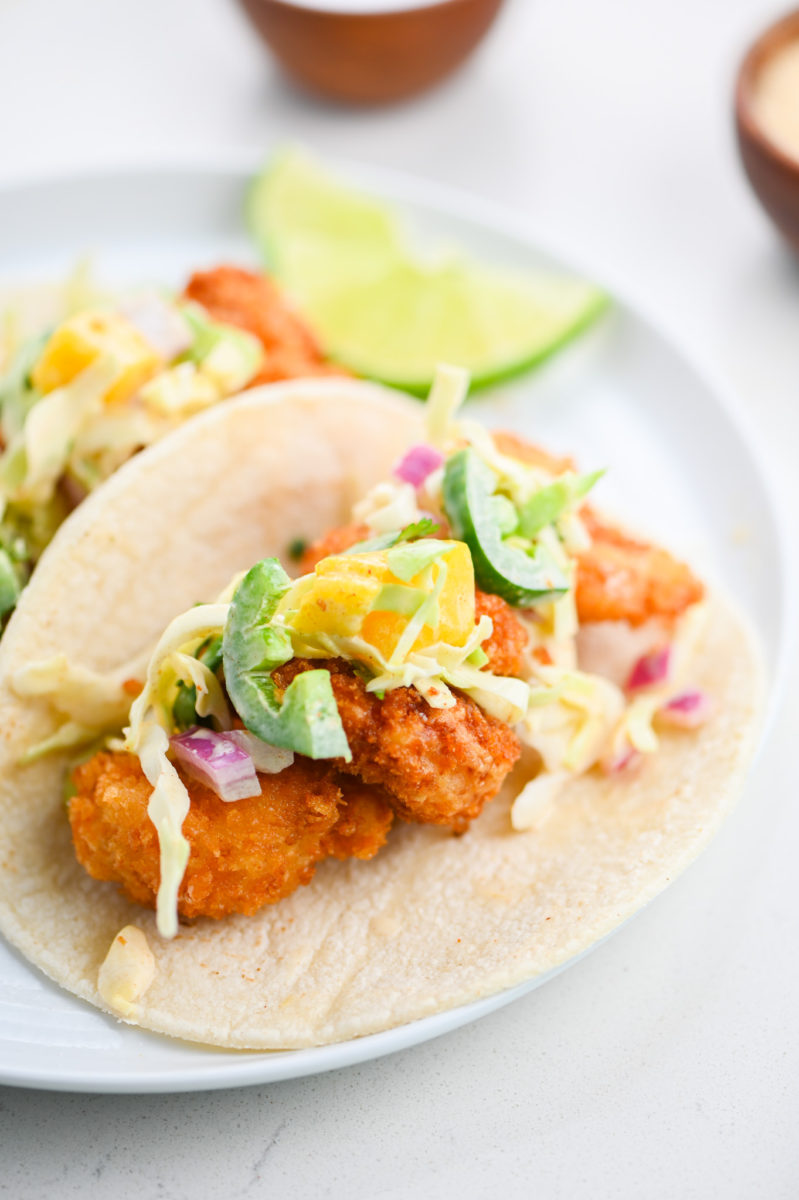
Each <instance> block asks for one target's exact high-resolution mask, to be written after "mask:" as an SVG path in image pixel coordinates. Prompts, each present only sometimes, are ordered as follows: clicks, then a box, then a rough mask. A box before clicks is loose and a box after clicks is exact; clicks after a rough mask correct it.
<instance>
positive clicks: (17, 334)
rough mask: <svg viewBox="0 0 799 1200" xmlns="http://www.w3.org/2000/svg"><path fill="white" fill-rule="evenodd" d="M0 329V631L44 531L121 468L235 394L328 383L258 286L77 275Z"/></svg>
mask: <svg viewBox="0 0 799 1200" xmlns="http://www.w3.org/2000/svg"><path fill="white" fill-rule="evenodd" d="M3 309H4V321H3V323H2V327H0V625H2V623H3V622H4V621H5V620H6V619H7V617H8V615H9V614H10V613H11V611H12V610H13V608H14V606H15V604H16V602H17V599H18V597H19V593H20V591H21V589H22V587H23V586H24V584H25V583H26V582H27V580H28V578H29V576H30V574H31V571H32V570H33V567H34V566H35V564H36V562H37V560H38V558H39V556H40V555H41V553H42V551H43V550H44V548H45V546H46V545H47V543H48V542H49V541H50V539H51V538H52V536H53V534H54V533H55V531H56V529H57V528H58V526H59V525H60V524H61V522H62V521H63V520H64V519H65V518H66V517H67V515H68V514H69V513H70V512H71V511H72V509H74V508H75V507H76V506H77V505H78V504H79V503H80V502H81V501H82V500H83V499H84V497H85V496H86V495H87V494H88V493H89V492H91V491H93V490H94V489H95V488H96V487H98V486H99V485H100V484H101V483H102V482H103V481H104V480H105V479H107V478H108V477H109V475H111V474H112V473H113V472H114V471H115V470H117V468H118V467H120V466H121V465H122V463H124V462H126V461H127V460H128V459H129V458H130V457H131V456H132V455H133V454H135V453H137V452H138V451H139V450H141V449H143V448H144V447H145V446H149V445H152V443H153V442H156V441H158V440H159V439H160V438H162V437H164V436H165V435H166V434H167V433H170V432H171V431H172V430H174V429H176V428H178V426H180V425H182V424H183V423H184V422H185V421H187V420H189V419H190V418H191V417H193V416H195V415H196V414H197V413H199V412H202V411H204V410H205V409H207V408H209V407H211V406H212V405H214V404H217V403H218V402H219V401H220V400H225V399H227V398H228V397H230V396H232V395H236V394H238V393H239V392H240V391H242V389H244V388H247V387H254V386H257V385H258V384H262V383H271V382H274V381H276V380H281V379H294V378H298V377H303V378H305V377H308V376H316V375H329V374H342V371H341V369H340V368H338V367H335V366H334V365H333V364H331V363H328V362H327V361H326V360H325V358H324V356H323V354H322V352H321V350H320V349H319V347H318V345H317V343H316V341H315V339H314V337H313V335H312V333H311V332H310V330H309V329H308V328H307V326H306V325H305V323H304V322H303V321H302V319H301V318H300V317H299V316H298V315H297V313H296V312H295V311H294V309H293V307H292V305H291V303H290V302H289V300H288V299H287V298H286V296H285V295H284V294H283V293H282V292H280V290H279V289H278V287H277V286H276V285H275V284H274V283H273V282H272V281H271V280H270V279H268V278H267V277H266V276H264V275H260V274H255V273H253V272H251V271H245V270H241V269H240V268H237V267H232V266H220V267H216V268H214V269H213V270H209V271H197V272H195V273H194V274H193V275H192V276H191V278H190V279H189V281H188V283H187V285H186V287H185V289H184V291H183V292H182V294H180V295H175V296H171V295H169V294H167V293H166V292H165V291H158V292H154V291H152V290H141V289H139V290H137V291H133V292H129V293H122V294H116V295H110V294H108V295H107V294H104V293H102V292H101V291H100V290H99V289H98V288H97V286H96V285H95V284H93V283H92V282H91V281H90V280H89V279H88V278H87V276H86V273H85V271H82V270H80V269H79V270H78V271H77V272H76V273H75V274H74V275H73V276H72V277H70V278H69V279H67V281H66V282H65V283H64V284H63V285H62V286H60V287H40V288H29V289H28V290H27V292H19V293H16V294H14V295H11V296H9V297H8V298H7V300H6V302H5V303H4V304H3Z"/></svg>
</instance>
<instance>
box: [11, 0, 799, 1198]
mask: <svg viewBox="0 0 799 1200" xmlns="http://www.w3.org/2000/svg"><path fill="white" fill-rule="evenodd" d="M765 7H766V8H767V9H768V8H769V6H768V5H766V6H765ZM763 9H764V4H763V0H690V2H689V0H678V2H677V3H672V4H663V3H660V2H659V0H658V2H656V0H639V3H637V4H631V3H629V0H535V3H533V0H515V2H514V0H511V2H510V3H509V4H508V6H507V9H506V11H505V13H504V15H503V17H502V19H501V20H500V22H499V23H498V25H497V27H496V29H495V31H494V33H493V35H492V37H491V39H490V40H489V42H488V43H487V44H486V45H485V47H484V50H483V52H482V53H481V54H480V56H479V57H478V58H477V59H475V60H474V62H473V63H472V64H471V65H470V66H469V67H468V68H467V69H466V70H464V71H463V72H462V73H461V74H460V75H459V76H458V77H457V78H455V79H453V80H452V81H451V82H450V83H448V84H446V85H445V86H444V87H442V88H441V89H440V90H438V91H437V92H435V93H432V94H431V95H429V96H428V97H425V98H423V99H420V100H418V101H416V102H414V103H411V104H408V105H406V106H403V107H397V108H394V109H387V110H383V111H375V112H348V111H342V110H338V109H332V108H329V109H328V108H324V107H322V106H320V105H318V104H317V103H315V102H313V101H311V100H308V99H306V98H304V97H302V96H301V95H299V94H298V93H296V92H295V91H294V90H293V89H291V88H289V87H287V86H286V85H285V83H284V81H283V80H282V79H281V78H280V76H279V74H278V72H277V71H276V70H275V68H274V67H273V65H272V63H271V62H270V61H269V59H268V58H267V56H266V54H265V53H264V52H263V51H262V49H261V47H260V45H259V44H258V43H257V42H256V40H255V39H254V38H253V37H252V35H251V33H250V31H249V28H248V26H247V25H246V24H245V21H244V19H243V17H242V15H241V13H240V11H239V9H238V8H237V7H236V5H235V4H234V3H233V0H204V3H202V4H198V3H197V2H196V0H194V2H192V0H171V3H169V4H164V3H163V2H162V0H137V3H136V4H124V5H123V4H120V3H113V2H111V3H109V0H69V3H59V4H55V3H53V2H52V0H0V112H2V114H3V137H2V154H1V155H0V177H2V178H19V177H23V176H25V175H26V174H30V173H32V172H36V173H41V172H45V171H50V170H53V169H66V170H69V169H71V168H74V167H76V166H87V165H108V164H109V163H117V162H136V161H141V160H142V159H152V158H153V157H156V158H160V159H165V158H168V157H170V156H175V155H176V154H179V155H180V156H181V157H191V156H192V155H193V154H194V155H203V156H207V155H210V154H213V153H214V152H216V151H219V150H222V149H226V148H235V149H247V150H252V151H256V152H257V151H258V150H259V148H262V147H263V146H265V145H266V144H267V142H271V141H273V140H274V139H282V140H285V139H287V138H291V139H295V140H300V141H305V142H307V143H309V144H311V145H312V146H316V147H317V148H319V149H320V150H323V151H325V152H327V153H329V154H331V155H342V156H346V157H348V158H352V159H360V160H363V161H365V162H369V163H377V164H388V165H392V166H397V167H402V168H405V169H408V170H410V171H412V172H414V173H416V174H420V175H424V176H428V177H430V178H432V179H435V180H440V181H445V182H447V183H450V184H455V185H458V186H460V187H463V188H465V189H468V190H471V191H473V192H474V193H477V194H479V195H483V196H486V197H489V198H492V199H495V200H500V201H502V202H503V203H504V204H505V205H509V206H511V207H513V208H514V209H516V210H518V211H519V212H521V213H524V214H527V215H528V216H529V218H530V220H531V222H532V223H534V224H535V226H536V227H538V228H539V229H544V230H549V231H551V232H552V234H553V235H555V236H556V238H557V240H558V242H559V243H560V244H561V245H565V246H568V247H569V248H570V251H571V253H572V255H573V257H574V258H575V259H576V260H577V261H578V262H579V261H581V260H583V261H585V262H588V263H590V264H591V265H592V266H593V268H594V270H595V271H597V272H598V273H599V274H600V276H601V275H602V273H603V272H607V274H608V275H609V276H610V277H611V278H613V279H615V280H617V281H620V282H621V283H622V284H623V285H624V286H625V287H627V288H628V289H629V290H630V291H631V292H632V294H633V295H637V296H639V297H640V298H642V299H643V300H644V301H645V304H646V306H647V307H648V309H649V310H650V312H652V313H653V314H654V315H655V316H656V317H657V318H658V319H659V320H661V322H662V323H664V324H665V325H666V327H667V328H669V329H671V330H672V331H673V332H674V333H675V334H676V335H677V336H678V338H679V340H680V341H681V342H682V343H683V344H684V345H685V346H686V347H687V348H688V349H689V351H691V352H692V353H693V355H694V357H695V358H697V359H699V360H700V361H701V362H704V363H706V364H708V365H709V366H710V368H711V369H712V370H714V371H715V373H716V375H717V376H718V377H719V378H720V379H722V380H724V381H726V383H727V384H728V385H729V386H730V387H731V388H732V390H733V392H737V394H738V396H739V398H740V400H741V401H742V402H743V403H744V404H745V405H746V406H748V408H749V409H750V411H751V412H754V413H755V414H756V415H757V418H758V420H757V423H758V425H759V427H760V433H761V436H762V440H763V441H764V443H765V446H766V449H767V451H768V453H769V454H770V456H771V460H772V462H773V465H774V471H775V476H776V477H777V478H778V481H779V483H780V485H781V486H782V488H783V491H784V495H785V497H786V503H788V504H789V505H790V508H791V513H792V515H793V516H794V518H796V517H797V516H799V484H798V483H797V479H796V465H795V464H796V457H797V450H799V415H797V413H798V412H799V267H797V265H796V263H794V262H793V261H791V259H790V258H789V257H788V256H787V255H786V253H785V252H784V251H783V250H782V248H781V247H780V246H779V245H778V244H777V242H776V240H775V239H774V237H773V235H772V232H771V230H770V228H769V227H768V226H767V224H766V222H765V220H764V218H763V217H762V215H761V213H760V211H759V210H758V208H757V207H756V205H755V203H754V201H753V199H752V197H751V195H750V194H749V192H748V190H747V187H746V184H745V182H744V181H743V179H742V176H741V172H740V170H739V167H738V163H737V160H736V155H735V150H734V144H733V138H732V131H731V116H730V91H731V80H732V75H733V72H734V67H735V63H736V59H737V58H738V56H739V54H740V52H741V50H742V48H743V46H744V44H745V42H746V40H747V38H748V37H749V36H750V35H752V34H753V33H754V32H756V30H757V28H758V26H760V25H761V24H763V22H764V20H766V19H767V17H768V15H769V14H768V12H766V13H765V14H764V11H763ZM794 665H796V664H794ZM797 718H799V705H798V704H797V699H796V695H795V694H794V695H793V696H789V697H788V698H787V700H786V702H785V703H784V705H783V708H782V711H781V714H780V716H779V718H778V721H777V724H776V726H775V728H774V729H773V731H772V734H771V737H770V739H769V742H768V744H767V746H766V748H765V750H764V752H763V754H762V756H761V758H760V761H759V763H758V765H757V767H756V769H755V771H754V773H753V775H752V778H751V782H750V786H749V788H748V791H747V795H746V797H745V800H744V802H743V803H742V804H741V806H740V807H739V809H738V810H737V812H736V814H735V815H734V816H733V817H732V818H731V819H730V821H729V822H728V824H727V825H726V827H725V829H724V830H723V832H722V834H721V835H720V837H719V838H718V839H717V840H716V842H715V843H714V844H713V846H712V847H711V848H710V850H709V851H708V852H707V853H706V854H705V855H704V856H703V857H702V859H701V860H700V862H699V863H698V864H697V865H696V866H695V867H693V868H692V869H691V870H690V871H689V872H688V873H687V875H685V876H684V877H683V878H682V879H681V880H679V881H678V882H677V883H676V884H675V885H674V886H673V887H672V888H671V889H670V890H669V891H668V892H667V893H666V894H665V895H663V896H662V897H661V898H660V899H659V900H658V901H657V902H655V903H654V904H653V905H652V906H651V907H650V908H649V909H648V910H646V911H645V912H644V913H643V914H642V915H640V916H639V917H638V918H637V919H636V920H635V921H634V922H633V923H632V924H631V925H629V926H628V927H627V928H626V929H624V930H623V931H622V932H620V933H619V934H618V935H617V936H616V937H615V938H613V939H612V940H611V941H610V942H609V943H607V944H606V945H605V946H603V947H602V948H601V949H599V950H598V951H597V952H596V953H595V954H594V955H592V956H591V957H590V958H588V959H587V960H585V961H584V962H583V963H581V964H579V965H578V966H577V967H575V968H574V969H572V970H570V971H568V972H567V973H566V974H564V975H562V976H560V977H559V978H558V979H556V980H555V981H554V982H552V983H550V984H549V985H548V986H547V987H545V988H543V989H541V990H539V991H537V992H535V993H533V994H532V995H530V996H529V997H528V998H527V999H525V1000H522V1001H520V1002H518V1003H516V1004H514V1005H512V1006H511V1007H509V1008H507V1009H505V1010H503V1011H501V1012H499V1013H497V1014H495V1015H493V1016H491V1017H489V1018H487V1019H485V1020H483V1021H482V1022H480V1023H479V1024H477V1025H474V1026H471V1027H469V1028H466V1029H463V1030H461V1031H460V1032H457V1033H454V1034H451V1035H449V1036H448V1037H445V1038H443V1039H441V1040H439V1041H437V1042H433V1043H429V1044H427V1045H424V1046H420V1047H417V1048H415V1049H413V1050H409V1051H406V1052H404V1053H402V1054H399V1055H396V1056H394V1057H393V1058H389V1059H384V1060H382V1061H378V1062H374V1063H371V1064H368V1065H366V1066H362V1067H356V1068H350V1069H348V1070H343V1071H339V1072H336V1073H334V1074H331V1075H327V1076H322V1077H319V1078H316V1079H306V1080H300V1081H297V1082H293V1083H286V1084H281V1085H275V1086H271V1087H257V1088H252V1089H248V1090H243V1091H238V1092H222V1093H210V1094H205V1095H197V1096H157V1097H154V1098H147V1097H119V1098H114V1097H101V1096H95V1097H81V1096H62V1095H51V1094H46V1093H36V1092H26V1091H17V1090H13V1089H5V1090H4V1091H3V1092H2V1098H1V1100H0V1114H1V1115H0V1129H2V1142H1V1143H0V1144H2V1149H1V1150H0V1162H1V1163H2V1188H3V1189H7V1192H8V1194H9V1195H10V1196H14V1197H16V1198H18V1200H27V1198H33V1197H44V1196H58V1197H69V1196H73V1195H74V1196H78V1195H79V1196H81V1197H82V1198H87V1197H88V1198H90V1197H95V1196H97V1197H105V1196H109V1197H110V1196H116V1195H117V1194H119V1193H120V1192H121V1191H122V1193H123V1194H127V1195H129V1194H132V1193H133V1191H134V1188H135V1191H136V1193H137V1194H139V1195H141V1196H156V1195H158V1196H164V1197H184V1196H186V1197H192V1198H193V1200H194V1198H199V1200H202V1198H203V1197H205V1196H210V1195H218V1196H225V1197H228V1196H238V1197H256V1196H267V1195H268V1196H280V1197H281V1198H293V1197H301V1196H309V1195H313V1196H322V1195H325V1196H336V1197H337V1196H346V1197H347V1198H348V1200H360V1198H362V1197H363V1198H366V1197H369V1198H373V1197H389V1196H391V1197H404V1196H410V1195H419V1196H424V1197H445V1196H456V1197H459V1198H460V1200H469V1198H471V1197H482V1196H487V1195H492V1196H496V1197H506V1196H522V1195H525V1196H527V1195H535V1196H537V1197H542V1198H544V1200H548V1198H549V1197H566V1198H568V1200H572V1198H577V1200H582V1198H583V1197H585V1198H589V1197H590V1198H591V1200H596V1198H598V1197H618V1198H620V1200H626V1198H627V1197H630V1198H636V1200H639V1198H640V1197H647V1200H658V1198H661V1197H662V1198H663V1200H666V1198H669V1200H671V1198H674V1197H679V1198H680V1200H689V1198H691V1197H698V1198H702V1200H705V1198H707V1197H723V1198H724V1200H734V1198H738V1197H740V1198H741V1200H744V1198H746V1200H748V1198H750V1197H755V1196H757V1197H768V1198H769V1200H779V1198H781V1197H785V1198H786V1200H787V1198H788V1197H795V1196H797V1195H798V1194H799V1139H798V1138H797V1134H796V1125H797V1115H799V1017H798V1016H797V1014H798V1013H799V965H798V963H799V958H798V956H797V945H799V915H798V914H799V903H797V884H796V879H797V871H796V855H797V847H798V846H799V815H797V809H796V805H795V796H796V793H797V790H798V789H797V784H798V783H799V772H798V771H797V766H796V760H797V755H796V747H795V742H796V734H797V728H798V721H797Z"/></svg>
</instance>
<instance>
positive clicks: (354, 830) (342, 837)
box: [322, 775, 394, 858]
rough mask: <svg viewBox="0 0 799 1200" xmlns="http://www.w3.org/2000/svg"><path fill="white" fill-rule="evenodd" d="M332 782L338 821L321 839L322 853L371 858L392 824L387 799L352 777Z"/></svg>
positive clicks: (382, 843)
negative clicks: (338, 798)
mask: <svg viewBox="0 0 799 1200" xmlns="http://www.w3.org/2000/svg"><path fill="white" fill-rule="evenodd" d="M336 783H337V784H338V786H339V788H340V789H341V795H342V806H341V808H340V809H339V817H338V820H337V821H336V823H335V825H334V826H333V828H332V829H331V830H330V833H328V834H326V835H325V837H324V838H323V840H322V849H323V851H324V853H325V854H329V855H330V856H331V858H374V856H375V854H377V852H378V850H379V849H380V847H381V846H382V845H384V844H385V841H386V839H387V837H388V833H389V830H390V829H391V826H392V824H393V823H394V809H393V808H392V807H391V804H390V803H389V799H388V796H386V794H385V792H383V791H382V790H381V788H378V787H370V786H369V785H368V784H365V783H364V782H363V780H361V779H356V778H355V777H354V776H352V775H339V776H338V778H337V779H336Z"/></svg>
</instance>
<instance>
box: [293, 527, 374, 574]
mask: <svg viewBox="0 0 799 1200" xmlns="http://www.w3.org/2000/svg"><path fill="white" fill-rule="evenodd" d="M371 536H372V533H371V530H370V529H369V526H368V525H363V524H357V523H355V522H353V523H352V524H351V525H340V526H339V527H338V528H337V529H330V530H329V531H328V532H327V533H326V534H325V535H324V537H320V538H317V540H316V541H315V542H311V544H310V546H306V548H305V550H304V552H303V555H302V558H301V559H300V571H301V572H302V574H303V575H309V574H310V573H311V571H313V569H314V567H315V566H316V564H317V563H318V562H321V561H322V559H323V558H329V557H330V556H331V554H343V553H344V551H345V550H349V548H350V546H354V545H355V544H356V543H357V542H364V541H366V539H367V538H368V537H371Z"/></svg>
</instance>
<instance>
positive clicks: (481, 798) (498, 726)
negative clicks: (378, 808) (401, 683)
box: [275, 658, 521, 831]
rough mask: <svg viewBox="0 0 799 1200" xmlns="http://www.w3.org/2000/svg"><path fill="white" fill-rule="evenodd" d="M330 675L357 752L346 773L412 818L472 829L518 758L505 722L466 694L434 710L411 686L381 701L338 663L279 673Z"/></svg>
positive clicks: (286, 678) (295, 665)
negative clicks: (380, 791)
mask: <svg viewBox="0 0 799 1200" xmlns="http://www.w3.org/2000/svg"><path fill="white" fill-rule="evenodd" d="M319 666H321V667H324V668H325V669H326V670H328V671H330V678H331V682H332V685H333V695H334V696H335V699H336V705H337V706H338V711H339V715H340V717H341V723H342V725H343V726H344V732H345V734H346V735H347V741H348V742H349V747H350V750H351V752H352V762H350V763H345V762H343V761H340V760H339V762H338V766H339V769H340V770H341V771H343V772H347V773H351V774H353V775H357V776H358V777H359V778H360V779H361V780H362V781H363V782H364V783H367V784H374V785H377V786H378V787H380V788H382V789H383V790H384V791H385V792H386V794H387V796H388V799H389V801H390V803H391V805H392V807H393V808H394V809H395V810H396V812H397V813H398V814H399V815H400V816H401V817H404V818H405V820H407V821H418V822H420V823H421V824H425V825H450V826H452V828H453V829H456V830H458V831H461V830H464V829H466V828H467V826H468V824H469V822H470V821H472V820H474V818H475V817H476V816H478V815H479V814H480V812H481V810H482V808H483V806H484V805H485V804H486V803H487V802H488V801H489V800H492V799H493V797H494V796H495V795H496V794H497V792H498V791H499V789H500V787H501V786H502V782H503V780H504V778H505V776H506V775H507V774H508V772H509V771H510V769H511V767H512V766H513V764H514V763H515V762H516V760H517V758H518V757H519V754H520V752H521V751H520V746H519V740H518V738H517V737H516V734H515V733H514V732H513V730H512V729H511V728H510V727H509V726H507V725H505V724H503V722H502V721H498V720H496V719H495V718H494V717H489V716H486V714H485V713H484V712H483V711H482V710H481V709H480V708H478V707H477V705H476V704H474V703H473V702H472V701H471V700H470V699H468V697H466V696H457V698H456V701H455V704H454V706H453V707H452V708H431V707H430V705H429V704H428V702H427V700H425V699H424V698H423V697H422V696H420V695H419V693H418V692H417V691H415V690H414V689H413V688H405V687H399V688H393V689H392V690H391V691H388V692H386V694H385V696H384V698H383V699H382V700H381V699H379V698H378V697H377V696H376V695H374V694H373V693H371V692H367V690H366V686H365V684H364V683H363V681H362V680H361V679H359V678H358V676H357V675H356V674H355V672H354V671H353V670H352V668H351V667H350V666H349V665H348V664H347V663H345V662H343V661H342V660H341V659H325V660H324V661H322V662H319V661H314V662H310V661H308V660H306V659H298V658H295V659H292V661H291V662H290V663H287V664H286V666H285V667H280V668H279V669H278V670H277V671H276V672H275V681H276V682H277V683H278V685H279V686H280V687H287V686H288V684H289V683H290V682H291V680H292V679H293V678H294V677H295V676H296V675H298V674H300V672H302V671H309V670H312V669H313V668H314V667H319Z"/></svg>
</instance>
